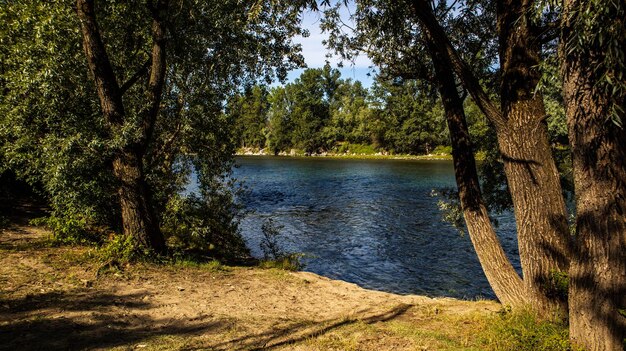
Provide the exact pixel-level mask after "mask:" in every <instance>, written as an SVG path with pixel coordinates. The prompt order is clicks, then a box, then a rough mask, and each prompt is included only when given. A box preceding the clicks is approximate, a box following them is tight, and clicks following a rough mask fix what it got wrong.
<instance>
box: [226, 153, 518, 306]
mask: <svg viewBox="0 0 626 351" xmlns="http://www.w3.org/2000/svg"><path fill="white" fill-rule="evenodd" d="M236 163H237V165H238V167H237V168H236V169H235V170H234V176H235V177H236V178H237V179H239V180H242V181H243V182H244V184H245V185H246V186H247V187H248V192H247V194H246V195H245V196H244V197H243V198H242V199H241V200H242V201H243V203H244V204H245V206H246V209H247V210H249V211H250V212H249V213H248V214H247V215H246V216H245V217H244V218H243V219H242V222H241V230H242V234H243V236H244V238H245V239H246V242H247V243H248V246H249V247H250V249H251V251H252V254H253V255H255V256H257V257H262V251H261V249H260V241H261V238H262V231H261V226H262V224H263V222H264V221H265V220H267V219H268V218H272V219H273V220H274V222H275V223H277V224H280V225H282V226H284V228H283V229H282V231H281V244H282V245H283V247H284V248H285V249H286V250H287V251H290V252H299V253H303V254H305V255H306V257H305V258H304V259H303V263H304V264H305V268H304V270H306V271H311V272H314V273H317V274H320V275H323V276H326V277H329V278H333V279H341V280H344V281H348V282H353V283H356V284H358V285H360V286H362V287H364V288H368V289H376V290H382V291H388V292H394V293H400V294H420V295H427V296H449V297H456V298H466V299H474V298H494V294H493V292H492V290H491V288H490V287H489V284H488V283H487V280H486V278H485V276H484V274H483V272H482V270H481V268H480V265H479V263H478V259H477V257H476V254H475V253H474V251H473V248H472V245H471V242H470V239H469V237H468V236H467V235H460V234H459V232H458V231H457V230H455V229H454V228H452V227H451V226H450V225H449V224H447V223H444V222H442V220H441V214H440V212H439V210H438V208H437V201H438V199H437V198H436V197H432V196H431V192H432V190H433V189H437V188H445V187H454V186H455V182H454V173H453V168H452V163H451V162H450V161H418V160H371V159H365V160H363V159H333V158H318V157H307V158H292V157H238V158H237V162H236ZM498 222H499V227H498V228H497V232H498V234H499V235H500V238H501V241H502V244H503V246H504V249H505V251H506V252H507V254H508V255H509V257H510V258H511V260H512V261H513V264H514V265H515V266H516V267H517V268H518V270H519V256H518V253H517V241H516V237H515V224H514V221H513V219H512V215H511V214H510V213H505V214H503V215H500V216H499V217H498Z"/></svg>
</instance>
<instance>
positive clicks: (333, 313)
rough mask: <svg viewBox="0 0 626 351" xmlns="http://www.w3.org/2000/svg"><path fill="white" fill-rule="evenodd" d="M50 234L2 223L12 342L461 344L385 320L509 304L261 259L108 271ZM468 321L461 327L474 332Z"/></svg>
mask: <svg viewBox="0 0 626 351" xmlns="http://www.w3.org/2000/svg"><path fill="white" fill-rule="evenodd" d="M45 235H47V233H46V232H45V231H44V230H42V229H39V228H34V227H31V226H28V225H24V224H22V225H18V226H13V227H12V228H9V229H4V230H2V233H0V349H1V350H66V349H70V350H74V349H94V350H95V349H111V348H116V349H123V350H127V349H128V350H133V349H142V350H148V349H183V350H266V349H267V350H269V349H271V350H274V349H277V350H326V349H336V350H344V349H345V350H352V349H354V350H376V351H384V350H435V349H457V348H456V347H455V346H454V345H457V344H456V343H455V342H451V341H446V340H444V341H445V343H443V344H438V343H437V342H435V341H436V340H435V341H433V342H429V343H426V344H424V343H420V340H421V339H419V338H416V337H415V336H414V335H413V334H415V333H413V331H411V332H410V333H409V334H410V335H409V336H410V337H409V336H406V335H405V336H406V337H403V336H401V335H400V336H399V335H398V333H391V332H387V329H384V328H382V326H383V325H384V323H391V322H392V321H393V323H395V324H393V326H395V327H396V329H398V328H404V327H403V326H405V325H408V326H416V328H418V327H420V326H421V327H423V328H426V330H427V331H429V332H430V331H432V332H433V333H437V332H439V330H440V329H445V328H447V324H446V323H447V322H446V321H449V320H452V319H454V320H457V319H458V318H457V317H458V316H463V315H472V314H475V313H479V314H480V313H490V312H491V311H496V310H497V309H499V307H500V306H499V305H498V304H496V303H494V302H490V301H480V302H468V301H458V300H453V299H431V298H427V297H422V296H401V295H395V294H389V293H383V292H378V291H370V290H365V289H362V288H360V287H358V286H356V285H354V284H350V283H346V282H342V281H335V280H329V279H327V278H324V277H320V276H318V275H315V274H312V273H307V272H286V271H279V270H264V269H259V268H245V267H218V268H217V269H216V268H215V267H208V266H206V267H205V266H200V267H181V266H158V265H136V266H132V267H126V268H125V269H123V270H122V271H118V272H112V273H108V274H100V275H98V274H96V272H97V271H98V267H97V265H96V264H94V263H93V259H90V258H89V255H90V251H89V250H90V249H88V248H52V247H47V246H46V245H45V244H43V243H42V241H41V238H42V237H45ZM442 315H443V316H451V317H450V318H452V319H446V318H441V316H442ZM433 316H437V317H436V318H433ZM455 318H457V319H455ZM463 323H466V322H460V326H459V325H456V326H455V328H457V329H459V330H460V333H461V335H463V333H467V334H468V337H469V336H470V335H471V333H472V331H471V330H466V331H464V330H463V328H464V327H463ZM468 323H469V322H468ZM377 326H381V328H382V329H381V328H379V327H377ZM409 330H412V329H410V328H409ZM405 334H406V333H405ZM457 334H458V333H457ZM407 335H408V334H407ZM348 339H349V340H348ZM437 340H438V339H437ZM461 344H462V343H461ZM437 345H452V346H450V348H447V346H446V348H444V347H443V346H437ZM458 349H464V348H462V347H459V348H458ZM471 349H473V348H471Z"/></svg>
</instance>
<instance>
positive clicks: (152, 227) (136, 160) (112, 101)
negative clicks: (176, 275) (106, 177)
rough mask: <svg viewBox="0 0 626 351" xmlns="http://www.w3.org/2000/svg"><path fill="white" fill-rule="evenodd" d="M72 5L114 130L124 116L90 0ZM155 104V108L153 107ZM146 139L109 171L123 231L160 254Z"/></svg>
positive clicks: (162, 247) (126, 151) (123, 153)
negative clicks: (145, 160)
mask: <svg viewBox="0 0 626 351" xmlns="http://www.w3.org/2000/svg"><path fill="white" fill-rule="evenodd" d="M76 8H77V13H78V17H79V19H80V23H81V30H82V34H83V48H84V50H85V55H86V58H87V63H88V65H89V70H90V71H91V73H92V75H93V79H94V81H95V85H96V90H97V92H98V98H99V99H100V105H101V108H102V113H103V115H104V118H105V120H106V121H107V123H108V124H109V125H110V127H111V129H112V130H115V129H118V128H120V127H122V125H123V123H124V118H125V111H124V104H123V102H122V89H121V88H120V86H119V84H118V82H117V79H116V77H115V73H114V72H113V68H112V66H111V63H110V61H109V58H108V55H107V53H106V49H105V47H104V44H103V42H102V38H101V35H100V30H99V28H98V24H97V21H96V15H95V11H94V1H93V0H77V1H76ZM164 60H165V59H164V57H163V62H162V63H161V62H160V61H158V62H157V63H156V65H157V67H158V69H157V71H158V70H160V69H161V68H160V67H161V66H163V67H164V64H165V63H164V62H165V61H164ZM152 66H153V67H154V66H155V59H154V57H153V58H152ZM153 69H154V68H153ZM153 75H154V72H153V73H152V74H151V80H150V83H151V84H152V76H153ZM160 84H161V87H160V88H159V89H161V90H162V84H163V83H162V82H161V83H160ZM152 90H155V92H157V93H158V95H159V98H158V99H156V101H157V102H156V103H154V101H155V99H154V98H151V104H150V108H149V109H148V113H147V116H151V114H154V115H155V116H156V113H157V112H158V104H159V103H160V92H159V91H158V89H151V92H152ZM155 104H156V106H157V107H156V109H155V108H154V105H155ZM153 110H154V111H153ZM154 118H156V117H154ZM153 123H154V121H153V120H152V124H153ZM149 127H150V120H147V121H146V123H145V125H144V130H145V131H148V130H149ZM146 133H147V132H146ZM146 135H147V134H146ZM146 139H147V138H144V140H142V141H140V143H139V144H137V145H130V146H127V147H125V148H123V149H122V150H120V151H118V152H117V155H116V157H115V159H114V160H113V172H114V174H115V176H116V177H117V179H118V181H119V183H120V186H119V189H118V194H119V201H120V207H121V213H122V225H123V231H124V234H125V235H132V236H134V237H135V238H136V239H137V241H138V242H139V243H140V244H141V245H143V246H144V247H147V248H150V249H153V250H155V251H156V252H159V253H162V252H164V251H165V240H164V239H163V235H162V233H161V232H160V230H159V226H158V223H157V220H156V216H155V215H154V213H153V210H152V206H151V204H150V200H151V198H150V194H149V189H148V186H147V184H146V182H145V179H144V174H143V157H142V156H143V152H144V150H145V147H146V146H145V142H146Z"/></svg>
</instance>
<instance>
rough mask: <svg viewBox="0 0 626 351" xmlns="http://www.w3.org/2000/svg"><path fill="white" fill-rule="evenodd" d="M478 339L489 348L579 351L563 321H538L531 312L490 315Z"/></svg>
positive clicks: (500, 350)
mask: <svg viewBox="0 0 626 351" xmlns="http://www.w3.org/2000/svg"><path fill="white" fill-rule="evenodd" d="M479 341H480V343H481V344H482V345H483V346H484V349H485V350H487V351H509V350H515V351H578V349H577V348H575V347H574V346H572V345H571V344H570V342H569V333H568V327H567V325H566V324H565V323H564V322H562V321H550V320H543V321H542V320H538V319H537V317H535V315H534V314H533V313H531V312H528V311H519V312H506V311H504V312H502V313H499V314H498V315H496V316H493V317H491V318H490V319H489V320H488V321H487V325H486V328H485V329H484V330H483V332H482V333H480V334H479Z"/></svg>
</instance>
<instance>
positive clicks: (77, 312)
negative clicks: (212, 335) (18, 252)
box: [0, 291, 232, 351]
mask: <svg viewBox="0 0 626 351" xmlns="http://www.w3.org/2000/svg"><path fill="white" fill-rule="evenodd" d="M143 297H144V294H142V293H135V294H127V295H121V294H120V295H118V294H110V293H97V294H94V293H90V292H80V291H79V292H62V293H59V292H51V293H42V294H37V295H27V296H26V297H24V298H19V299H2V300H0V350H27V351H28V350H77V349H79V350H89V349H96V348H98V349H100V348H111V347H115V346H121V345H128V344H133V343H138V342H141V341H142V340H146V339H149V338H153V337H155V336H161V335H190V336H191V335H198V334H203V333H206V332H209V331H218V330H220V329H222V328H224V327H225V326H228V325H230V324H232V322H230V321H228V320H225V319H220V320H216V319H214V318H211V317H210V316H204V315H200V316H195V317H194V318H193V319H188V318H187V319H172V318H154V317H152V316H150V315H149V314H148V313H147V310H149V309H151V308H154V307H155V306H153V305H152V304H151V303H148V302H146V301H144V300H142V298H143ZM115 307H119V308H120V309H121V310H120V311H116V313H112V312H111V311H112V309H113V308H115ZM125 309H129V311H127V312H128V313H125V312H126V311H124V310H125ZM142 311H143V312H144V313H142Z"/></svg>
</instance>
